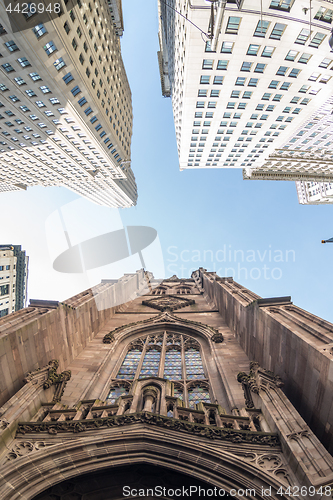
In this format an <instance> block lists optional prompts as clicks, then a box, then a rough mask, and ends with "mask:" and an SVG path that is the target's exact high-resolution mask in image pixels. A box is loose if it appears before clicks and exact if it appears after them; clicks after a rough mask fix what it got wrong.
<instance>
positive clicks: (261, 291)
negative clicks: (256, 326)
mask: <svg viewBox="0 0 333 500" xmlns="http://www.w3.org/2000/svg"><path fill="white" fill-rule="evenodd" d="M123 14H124V24H125V31H124V35H123V37H122V40H121V45H122V55H123V59H124V63H125V67H126V71H127V76H128V79H129V83H130V86H131V90H132V99H133V115H134V126H133V137H132V169H133V172H134V174H135V177H136V182H137V185H138V193H139V197H138V203H137V206H136V207H132V208H128V209H120V210H111V209H108V208H106V207H98V206H97V205H94V204H92V203H90V202H89V201H86V200H82V199H79V197H78V196H77V195H75V194H74V193H72V192H70V191H68V190H66V189H63V188H42V187H34V188H29V189H28V190H27V191H26V192H13V193H3V194H1V195H0V196H1V198H2V207H3V209H4V208H5V210H6V213H7V214H8V215H6V216H5V217H4V218H3V219H2V224H1V225H2V229H1V233H0V234H1V242H2V243H12V244H21V245H22V247H23V248H24V249H25V250H26V251H27V254H28V255H29V258H30V265H29V285H28V293H29V297H30V298H33V299H50V300H60V301H61V300H65V299H66V298H69V297H71V296H72V295H74V294H76V293H79V292H80V291H83V290H84V289H86V288H88V287H89V286H92V285H95V284H97V283H98V282H99V280H100V279H101V278H114V277H120V276H121V275H122V274H123V273H124V272H133V271H134V270H136V269H139V268H140V267H141V261H140V259H139V258H138V256H137V255H133V256H131V257H129V258H128V259H125V260H124V261H121V262H118V263H115V264H112V266H109V267H104V268H101V269H99V270H96V272H90V273H85V274H84V275H83V274H81V275H80V274H74V273H71V274H68V273H60V272H57V271H56V270H54V269H53V262H54V260H55V258H56V257H57V256H58V255H59V254H61V252H62V251H64V250H66V242H65V241H64V238H63V234H61V232H59V231H58V229H57V228H58V222H59V220H60V219H59V217H60V215H59V214H60V213H61V217H63V216H64V217H65V219H66V220H67V222H68V227H69V228H70V231H69V232H70V235H71V236H70V238H71V244H72V245H74V244H75V243H79V242H80V241H84V240H86V239H89V238H91V237H93V236H96V235H98V234H103V233H107V232H109V231H111V230H114V229H119V228H121V227H127V226H147V227H152V228H154V229H155V230H156V231H157V234H158V238H157V239H156V241H155V242H154V244H153V245H152V246H151V247H150V248H148V249H146V250H145V252H143V254H144V262H145V267H146V268H147V269H151V270H153V271H154V274H155V276H156V277H159V278H164V277H168V276H171V275H173V274H176V275H177V276H178V277H189V276H190V274H191V272H192V271H193V270H194V269H198V268H199V267H204V268H206V269H207V270H208V271H216V272H217V273H218V274H219V275H220V276H233V277H234V279H235V281H237V282H239V283H241V284H242V285H243V286H244V287H246V288H249V289H250V290H252V291H253V292H255V293H256V294H258V295H260V296H261V297H279V296H286V295H287V296H289V295H290V296H291V298H292V301H293V302H294V304H296V305H298V306H299V307H301V308H303V309H306V310H308V311H309V312H311V313H313V314H315V315H317V316H320V317H323V318H324V319H326V320H328V321H331V322H333V307H332V286H331V284H332V278H333V267H332V256H333V244H326V245H323V244H321V240H322V239H327V238H330V237H333V224H332V210H333V207H332V206H330V205H323V206H302V205H299V203H298V199H297V194H296V187H295V183H294V182H286V181H256V180H253V181H244V180H243V178H242V170H241V169H207V170H204V169H200V170H199V169H198V170H191V169H188V170H185V171H182V172H181V171H180V170H179V163H178V156H177V146H176V139H175V131H174V122H173V116H172V106H171V99H169V98H164V97H163V96H162V93H161V86H160V78H159V69H158V61H157V51H158V50H159V46H158V14H157V2H156V0H146V1H145V8H142V3H140V2H138V1H137V0H125V1H123ZM156 273H159V276H157V275H156Z"/></svg>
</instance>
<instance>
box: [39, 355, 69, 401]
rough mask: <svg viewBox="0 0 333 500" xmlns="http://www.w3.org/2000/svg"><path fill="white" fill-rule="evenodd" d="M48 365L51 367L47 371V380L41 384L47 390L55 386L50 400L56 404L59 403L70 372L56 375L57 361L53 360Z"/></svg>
mask: <svg viewBox="0 0 333 500" xmlns="http://www.w3.org/2000/svg"><path fill="white" fill-rule="evenodd" d="M49 365H51V367H50V369H49V374H48V377H47V380H46V381H45V382H44V384H43V388H44V389H49V388H50V387H51V386H52V385H56V386H57V387H56V391H55V394H54V396H53V400H52V402H53V403H57V402H59V401H61V397H62V395H63V393H64V390H65V387H66V383H67V382H68V380H69V379H70V378H71V372H70V370H66V371H64V372H62V373H57V369H58V366H59V361H58V360H57V359H53V360H52V361H50V363H49Z"/></svg>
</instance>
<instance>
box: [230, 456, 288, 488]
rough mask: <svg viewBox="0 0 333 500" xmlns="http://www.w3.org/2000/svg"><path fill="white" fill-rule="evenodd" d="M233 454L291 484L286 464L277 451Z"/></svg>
mask: <svg viewBox="0 0 333 500" xmlns="http://www.w3.org/2000/svg"><path fill="white" fill-rule="evenodd" d="M233 453H234V454H235V455H237V456H240V457H243V458H244V459H245V460H246V461H247V462H250V463H252V464H253V465H255V466H256V467H258V468H260V469H262V470H264V471H265V472H268V473H270V474H273V475H274V476H278V478H279V480H280V481H283V482H285V483H287V484H291V482H290V478H289V474H288V472H287V469H286V466H285V464H284V463H283V460H282V457H281V455H279V454H277V453H261V454H258V453H254V452H238V451H234V452H233Z"/></svg>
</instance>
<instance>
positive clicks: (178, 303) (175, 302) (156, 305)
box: [142, 295, 195, 312]
mask: <svg viewBox="0 0 333 500" xmlns="http://www.w3.org/2000/svg"><path fill="white" fill-rule="evenodd" d="M193 304H195V301H194V300H193V299H186V298H185V297H177V296H175V295H167V296H162V297H156V298H153V299H150V300H143V301H142V305H143V306H147V307H152V308H153V309H158V310H159V311H162V312H164V311H168V310H169V311H175V310H176V309H181V308H182V307H187V306H191V305H193Z"/></svg>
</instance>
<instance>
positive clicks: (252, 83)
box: [247, 78, 259, 87]
mask: <svg viewBox="0 0 333 500" xmlns="http://www.w3.org/2000/svg"><path fill="white" fill-rule="evenodd" d="M258 81H259V79H258V78H250V80H249V83H248V84H247V85H248V87H256V86H257V85H258Z"/></svg>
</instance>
